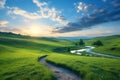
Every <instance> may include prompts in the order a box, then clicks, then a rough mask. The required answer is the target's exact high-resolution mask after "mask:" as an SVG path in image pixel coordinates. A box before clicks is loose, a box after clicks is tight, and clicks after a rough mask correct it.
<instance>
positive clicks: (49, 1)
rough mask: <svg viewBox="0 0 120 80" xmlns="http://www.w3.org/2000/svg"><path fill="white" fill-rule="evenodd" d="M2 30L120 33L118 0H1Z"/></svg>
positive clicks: (45, 33)
mask: <svg viewBox="0 0 120 80" xmlns="http://www.w3.org/2000/svg"><path fill="white" fill-rule="evenodd" d="M0 31H3V32H14V33H20V34H25V35H31V36H55V37H57V36H106V35H116V34H120V32H119V31H120V1H119V0H64V1H61V0H0Z"/></svg>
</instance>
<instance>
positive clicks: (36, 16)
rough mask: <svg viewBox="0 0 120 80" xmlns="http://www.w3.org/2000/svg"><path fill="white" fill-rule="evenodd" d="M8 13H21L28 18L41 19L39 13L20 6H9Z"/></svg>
mask: <svg viewBox="0 0 120 80" xmlns="http://www.w3.org/2000/svg"><path fill="white" fill-rule="evenodd" d="M8 14H15V15H20V16H23V17H25V18H28V19H39V18H41V16H40V15H39V14H38V13H29V12H27V11H25V10H22V9H20V8H18V7H12V8H10V7H9V11H8Z"/></svg>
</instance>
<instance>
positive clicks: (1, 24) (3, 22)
mask: <svg viewBox="0 0 120 80" xmlns="http://www.w3.org/2000/svg"><path fill="white" fill-rule="evenodd" d="M8 23H9V22H8V21H0V27H6V26H7V24H8Z"/></svg>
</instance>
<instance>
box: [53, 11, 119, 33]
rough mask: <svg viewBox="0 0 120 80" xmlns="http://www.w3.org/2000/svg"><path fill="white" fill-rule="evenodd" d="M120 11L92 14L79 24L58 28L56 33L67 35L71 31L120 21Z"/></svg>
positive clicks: (74, 23)
mask: <svg viewBox="0 0 120 80" xmlns="http://www.w3.org/2000/svg"><path fill="white" fill-rule="evenodd" d="M119 14H120V10H119V9H116V10H114V11H111V12H109V11H107V10H105V9H103V10H99V12H95V13H92V14H90V15H88V16H83V17H82V18H80V19H78V21H77V22H70V23H68V24H67V26H64V27H62V28H57V29H56V30H55V31H54V32H59V33H65V32H71V31H79V30H83V29H88V28H91V27H92V26H95V25H98V24H101V23H105V22H112V21H118V20H120V15H119Z"/></svg>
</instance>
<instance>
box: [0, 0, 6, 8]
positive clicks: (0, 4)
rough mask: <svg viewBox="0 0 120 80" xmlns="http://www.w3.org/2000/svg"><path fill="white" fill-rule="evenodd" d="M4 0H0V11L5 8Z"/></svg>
mask: <svg viewBox="0 0 120 80" xmlns="http://www.w3.org/2000/svg"><path fill="white" fill-rule="evenodd" d="M5 2H6V0H0V9H1V8H4V7H5Z"/></svg>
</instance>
